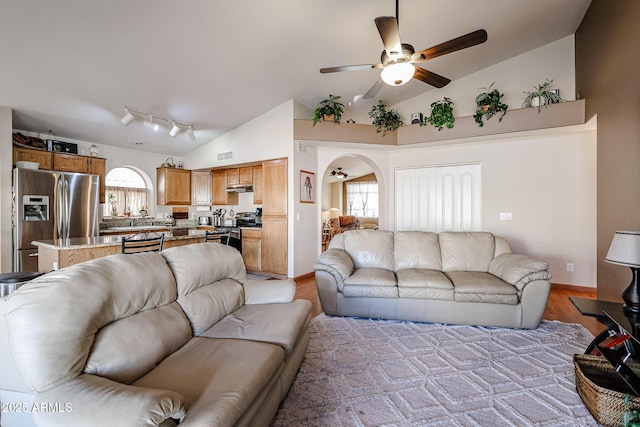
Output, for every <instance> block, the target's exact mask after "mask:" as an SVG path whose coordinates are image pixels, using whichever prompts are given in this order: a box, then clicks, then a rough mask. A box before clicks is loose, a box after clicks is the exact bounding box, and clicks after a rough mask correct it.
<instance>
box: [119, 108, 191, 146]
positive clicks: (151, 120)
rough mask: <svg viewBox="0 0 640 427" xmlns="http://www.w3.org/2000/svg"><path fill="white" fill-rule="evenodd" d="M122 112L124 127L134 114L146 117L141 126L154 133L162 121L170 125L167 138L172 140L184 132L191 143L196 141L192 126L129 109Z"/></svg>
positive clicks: (133, 117)
mask: <svg viewBox="0 0 640 427" xmlns="http://www.w3.org/2000/svg"><path fill="white" fill-rule="evenodd" d="M124 111H125V115H124V117H122V119H120V122H121V123H122V124H123V125H125V126H128V125H129V124H130V123H131V122H132V121H133V120H134V119H135V118H136V114H138V115H140V116H144V117H146V119H145V120H144V122H143V123H142V124H143V125H144V126H145V127H148V128H150V129H153V130H154V131H155V132H157V131H158V130H159V129H160V124H159V123H158V121H163V122H166V123H167V124H168V125H171V127H170V129H169V136H171V137H172V138H175V137H176V136H177V135H178V134H179V133H180V131H181V130H185V133H186V134H187V136H188V137H189V139H190V140H191V142H195V140H196V135H195V133H194V131H193V125H190V124H189V123H181V122H178V121H176V120H174V119H171V118H168V119H167V118H165V117H161V116H156V115H154V114H149V113H145V112H143V111H140V110H136V109H133V108H129V107H124ZM134 113H135V114H134Z"/></svg>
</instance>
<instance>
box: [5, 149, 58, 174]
mask: <svg viewBox="0 0 640 427" xmlns="http://www.w3.org/2000/svg"><path fill="white" fill-rule="evenodd" d="M16 162H38V163H40V169H48V170H50V169H51V167H52V161H51V152H50V151H45V150H38V149H35V148H20V147H13V164H14V165H15V164H16Z"/></svg>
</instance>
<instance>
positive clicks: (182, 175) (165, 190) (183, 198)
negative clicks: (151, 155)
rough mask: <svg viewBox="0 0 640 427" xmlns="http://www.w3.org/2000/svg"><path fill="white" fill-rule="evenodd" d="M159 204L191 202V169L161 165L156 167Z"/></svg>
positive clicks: (188, 203)
mask: <svg viewBox="0 0 640 427" xmlns="http://www.w3.org/2000/svg"><path fill="white" fill-rule="evenodd" d="M156 185H157V187H158V204H159V205H190V204H191V171H190V170H187V169H176V168H168V167H160V168H157V169H156Z"/></svg>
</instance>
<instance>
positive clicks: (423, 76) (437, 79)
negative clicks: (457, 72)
mask: <svg viewBox="0 0 640 427" xmlns="http://www.w3.org/2000/svg"><path fill="white" fill-rule="evenodd" d="M413 78H414V79H418V80H420V81H423V82H425V83H427V84H430V85H431V86H435V87H437V88H441V87H444V86H446V85H448V84H449V82H450V81H451V80H449V79H448V78H446V77H443V76H441V75H440V74H436V73H434V72H431V71H429V70H425V69H424V68H422V67H416V73H415V74H414V75H413Z"/></svg>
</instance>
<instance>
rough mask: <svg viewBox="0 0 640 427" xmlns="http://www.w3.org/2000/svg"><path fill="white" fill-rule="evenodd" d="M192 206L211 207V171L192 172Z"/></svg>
mask: <svg viewBox="0 0 640 427" xmlns="http://www.w3.org/2000/svg"><path fill="white" fill-rule="evenodd" d="M191 204H192V205H211V171H191Z"/></svg>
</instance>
